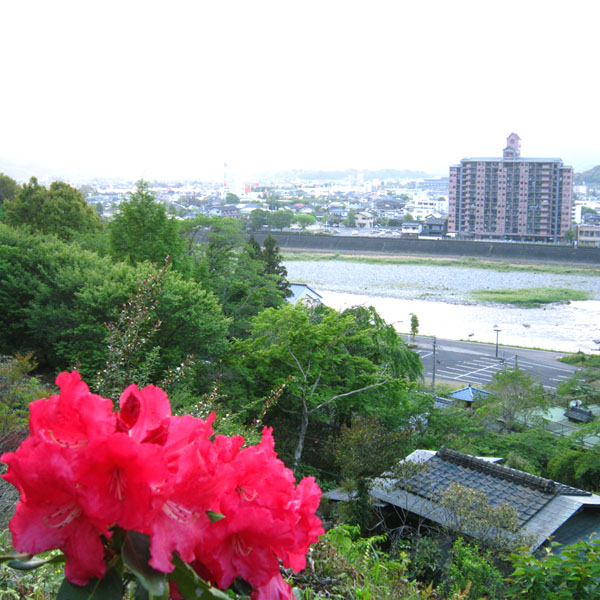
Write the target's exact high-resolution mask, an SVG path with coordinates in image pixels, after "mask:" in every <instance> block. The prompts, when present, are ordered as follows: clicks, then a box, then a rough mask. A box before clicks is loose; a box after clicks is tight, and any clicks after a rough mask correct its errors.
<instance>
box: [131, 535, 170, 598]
mask: <svg viewBox="0 0 600 600" xmlns="http://www.w3.org/2000/svg"><path fill="white" fill-rule="evenodd" d="M121 557H122V558H123V562H124V563H125V565H126V566H127V568H128V569H129V570H130V571H131V572H132V573H134V574H135V576H136V577H137V578H138V581H139V582H140V583H141V584H142V585H143V586H144V588H145V589H146V590H148V593H149V594H150V597H151V598H165V599H167V598H168V597H169V586H168V585H167V579H166V576H165V574H164V573H161V572H160V571H157V570H156V569H153V568H152V567H151V566H150V564H149V561H150V558H151V556H150V536H148V535H146V534H143V533H139V532H137V531H128V532H127V535H126V536H125V541H124V542H123V548H122V551H121Z"/></svg>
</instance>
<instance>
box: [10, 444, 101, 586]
mask: <svg viewBox="0 0 600 600" xmlns="http://www.w3.org/2000/svg"><path fill="white" fill-rule="evenodd" d="M2 461H3V462H5V463H6V464H7V465H8V471H7V473H6V474H5V475H4V478H5V479H6V480H7V481H9V482H11V483H12V484H13V485H15V486H16V487H17V488H18V489H19V491H20V492H21V500H20V501H19V503H18V504H17V509H16V512H15V515H14V517H13V518H12V519H11V521H10V530H11V532H12V534H13V545H14V547H15V548H16V549H17V550H19V551H20V552H27V553H30V554H35V553H37V552H44V551H46V550H51V549H53V548H60V549H61V550H62V551H63V552H64V554H65V556H66V558H67V561H66V569H65V573H66V576H67V577H68V578H69V579H70V580H71V581H73V582H74V583H77V584H81V585H83V584H85V583H87V581H88V579H89V578H90V577H102V576H103V575H104V572H105V570H106V565H105V563H104V550H103V547H102V543H101V541H100V534H103V535H105V536H106V537H110V535H111V534H110V532H109V530H108V525H109V524H108V522H107V521H106V520H105V519H104V518H103V517H102V515H100V516H99V517H97V518H96V517H93V516H91V515H89V514H87V513H86V512H85V510H84V508H83V506H82V502H81V501H82V497H81V495H80V490H79V489H78V487H77V481H78V478H77V471H76V469H77V461H73V460H71V457H69V456H68V452H67V451H65V449H64V448H62V447H56V445H54V444H52V443H49V442H45V441H38V440H36V439H34V438H28V439H27V440H25V442H23V444H21V446H20V447H19V449H18V450H17V452H14V453H8V454H4V455H3V456H2Z"/></svg>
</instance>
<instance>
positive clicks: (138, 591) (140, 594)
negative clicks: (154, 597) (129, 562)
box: [133, 581, 150, 600]
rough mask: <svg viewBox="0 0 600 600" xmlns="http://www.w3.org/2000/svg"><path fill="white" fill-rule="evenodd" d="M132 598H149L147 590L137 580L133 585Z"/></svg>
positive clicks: (147, 599)
mask: <svg viewBox="0 0 600 600" xmlns="http://www.w3.org/2000/svg"><path fill="white" fill-rule="evenodd" d="M133 600H150V596H149V595H148V590H147V589H146V588H145V587H144V586H143V585H142V584H141V583H140V582H139V581H138V582H137V585H136V586H135V593H134V595H133Z"/></svg>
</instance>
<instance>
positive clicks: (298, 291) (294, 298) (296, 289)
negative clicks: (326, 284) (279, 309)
mask: <svg viewBox="0 0 600 600" xmlns="http://www.w3.org/2000/svg"><path fill="white" fill-rule="evenodd" d="M290 290H291V291H292V295H291V296H290V297H289V298H288V299H287V300H288V302H289V303H290V304H296V303H297V302H300V301H302V300H303V299H304V298H306V297H307V296H308V297H309V298H310V299H311V300H313V301H315V302H321V298H322V296H321V294H319V293H318V292H315V290H313V289H312V288H311V287H309V286H308V285H306V284H304V283H290Z"/></svg>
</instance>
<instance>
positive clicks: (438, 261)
mask: <svg viewBox="0 0 600 600" xmlns="http://www.w3.org/2000/svg"><path fill="white" fill-rule="evenodd" d="M283 258H284V260H286V261H322V260H339V261H344V262H353V263H366V264H373V265H423V266H431V267H460V268H471V269H487V270H490V271H498V272H500V273H508V272H517V273H548V274H554V275H580V276H585V277H589V276H593V277H598V276H600V270H599V269H598V267H597V266H595V265H594V266H589V267H587V266H582V265H561V264H556V263H547V264H540V263H536V264H532V263H527V261H526V258H524V259H523V262H518V263H515V262H508V261H500V260H498V261H494V260H484V259H480V258H471V257H463V258H434V257H425V256H422V257H417V256H374V255H371V256H366V255H354V254H342V253H339V252H335V253H328V252H315V253H310V252H285V253H283Z"/></svg>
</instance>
